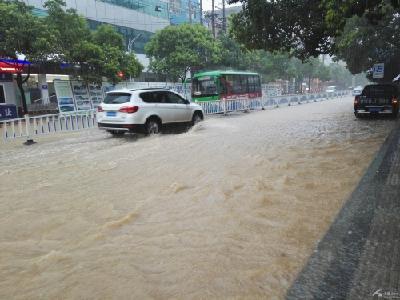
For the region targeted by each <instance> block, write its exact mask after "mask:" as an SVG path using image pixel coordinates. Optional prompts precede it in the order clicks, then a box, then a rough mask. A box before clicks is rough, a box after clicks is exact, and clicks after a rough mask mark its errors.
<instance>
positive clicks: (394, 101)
mask: <svg viewBox="0 0 400 300" xmlns="http://www.w3.org/2000/svg"><path fill="white" fill-rule="evenodd" d="M398 102H399V101H398V100H397V98H396V97H393V98H392V105H397V103H398Z"/></svg>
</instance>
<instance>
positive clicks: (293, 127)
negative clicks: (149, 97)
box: [0, 97, 395, 299]
mask: <svg viewBox="0 0 400 300" xmlns="http://www.w3.org/2000/svg"><path fill="white" fill-rule="evenodd" d="M394 124H395V121H393V120H390V119H365V120H364V119H363V120H356V119H355V117H354V115H353V113H352V100H351V99H350V97H348V98H342V99H337V100H331V101H329V102H321V103H310V104H303V105H299V106H292V107H282V108H279V109H274V110H267V111H260V112H252V113H248V114H244V113H240V114H234V115H230V116H227V117H223V116H216V117H211V118H208V119H207V120H206V121H205V122H203V123H201V124H199V125H197V126H196V127H195V128H193V129H192V130H191V131H190V132H188V133H183V134H164V135H160V136H156V137H150V138H135V137H132V136H128V137H124V138H112V137H110V136H109V135H108V134H107V133H105V132H101V131H98V130H97V129H94V130H90V131H85V132H79V133H73V134H61V135H58V136H51V137H50V136H49V137H45V138H40V139H38V142H39V143H38V144H36V145H34V146H30V147H26V146H22V145H21V141H18V142H11V143H4V142H0V149H1V150H0V165H1V168H0V228H1V230H0V299H146V298H154V299H168V298H174V299H187V298H195V299H196V298H198V299H199V298H202V299H204V298H213V299H221V298H232V297H234V298H252V299H254V298H267V299H282V298H283V297H284V295H285V292H286V290H287V289H288V287H289V286H290V284H291V282H292V281H293V280H294V279H295V277H296V275H297V273H298V272H299V271H300V270H301V268H302V266H303V265H304V264H305V263H306V261H307V258H308V257H309V255H310V254H311V252H312V249H313V247H314V246H315V245H316V244H317V243H318V240H319V239H321V238H322V236H323V235H324V233H325V232H326V230H327V229H328V227H329V225H330V224H331V222H332V220H333V219H334V217H335V215H336V214H337V212H338V211H339V209H340V207H341V206H342V204H343V203H344V201H345V200H346V198H347V197H348V196H349V194H350V193H351V192H352V190H353V189H354V188H355V186H356V184H357V183H358V181H359V180H360V176H361V175H362V174H363V172H364V171H365V169H366V168H367V167H368V165H369V163H370V161H371V159H372V158H373V156H374V154H375V152H376V151H377V150H378V149H379V147H380V145H381V144H382V142H383V141H384V139H385V137H386V136H387V135H388V133H389V132H390V130H391V128H393V126H394Z"/></svg>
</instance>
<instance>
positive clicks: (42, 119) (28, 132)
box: [0, 111, 97, 140]
mask: <svg viewBox="0 0 400 300" xmlns="http://www.w3.org/2000/svg"><path fill="white" fill-rule="evenodd" d="M96 126H97V123H96V114H95V112H94V111H85V112H75V113H70V114H57V115H43V116H35V117H30V116H29V115H26V116H25V117H24V118H19V119H13V120H7V121H2V122H0V127H1V131H2V135H3V140H11V139H16V138H26V139H27V140H29V139H32V138H33V137H34V136H38V135H47V134H54V133H58V132H67V131H79V130H83V129H88V128H93V127H96Z"/></svg>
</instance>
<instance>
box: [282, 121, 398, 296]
mask: <svg viewBox="0 0 400 300" xmlns="http://www.w3.org/2000/svg"><path fill="white" fill-rule="evenodd" d="M354 163H357V162H356V161H355V162H354ZM287 299H290V300H291V299H324V300H325V299H363V300H366V299H400V123H398V124H397V126H396V128H395V129H394V130H393V131H392V133H391V134H390V136H389V137H388V138H387V140H386V141H385V143H384V144H383V145H382V147H381V149H380V150H379V152H378V154H377V155H376V157H375V159H374V161H373V162H372V164H371V165H370V167H369V169H368V170H367V172H366V173H365V175H364V177H363V178H362V179H361V181H360V183H359V185H358V187H357V188H356V190H355V191H354V192H353V194H352V195H351V196H350V198H349V199H348V201H347V202H346V204H345V205H344V207H343V208H342V210H341V211H340V213H339V214H338V216H337V217H336V220H335V221H334V223H333V224H332V226H331V228H330V229H329V230H328V232H327V233H326V235H325V237H324V238H323V239H322V240H321V241H320V243H319V244H318V245H317V247H316V249H315V251H314V254H313V255H312V256H311V257H310V259H309V261H308V263H307V265H306V266H305V267H304V269H303V270H302V272H301V273H300V274H299V275H298V278H297V279H296V280H295V282H294V284H293V286H292V287H291V288H290V289H289V291H288V293H287Z"/></svg>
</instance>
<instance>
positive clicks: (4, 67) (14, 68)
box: [0, 59, 31, 74]
mask: <svg viewBox="0 0 400 300" xmlns="http://www.w3.org/2000/svg"><path fill="white" fill-rule="evenodd" d="M30 64H31V63H30V62H28V61H25V60H17V59H15V60H14V59H0V73H2V74H16V73H22V72H23V70H24V67H25V66H27V65H30Z"/></svg>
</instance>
